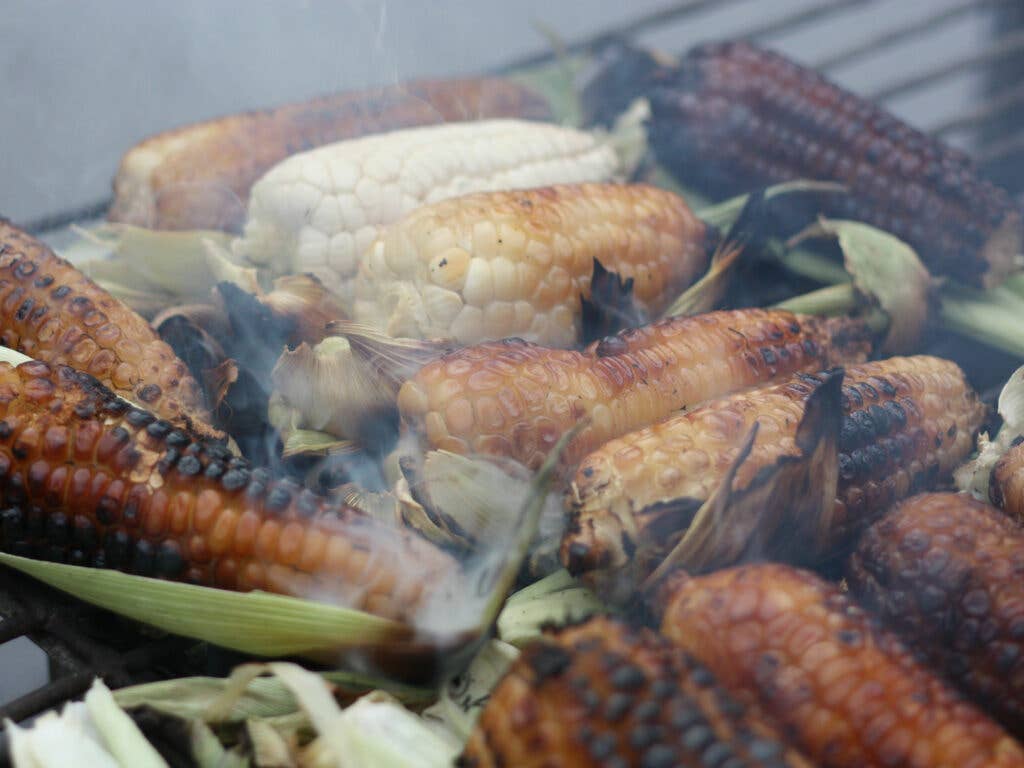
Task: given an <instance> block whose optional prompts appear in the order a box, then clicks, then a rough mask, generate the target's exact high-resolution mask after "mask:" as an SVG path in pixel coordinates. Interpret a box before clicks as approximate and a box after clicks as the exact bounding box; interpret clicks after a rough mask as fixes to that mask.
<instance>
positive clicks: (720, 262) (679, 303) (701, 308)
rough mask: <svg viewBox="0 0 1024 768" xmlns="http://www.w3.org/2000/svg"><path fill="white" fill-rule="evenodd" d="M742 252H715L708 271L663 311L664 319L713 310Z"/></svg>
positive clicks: (733, 249) (741, 250)
mask: <svg viewBox="0 0 1024 768" xmlns="http://www.w3.org/2000/svg"><path fill="white" fill-rule="evenodd" d="M742 252H743V249H742V248H740V247H735V248H731V249H728V250H719V251H716V253H715V255H714V256H713V257H712V259H711V264H710V266H709V267H708V271H707V272H705V273H704V275H703V276H702V277H701V279H700V280H698V281H697V282H696V283H694V284H693V285H691V286H690V287H689V288H687V289H686V290H685V291H684V292H683V293H682V295H681V296H680V297H679V298H678V299H676V300H675V301H674V302H672V306H670V307H669V308H668V309H667V310H665V313H664V317H676V316H679V315H685V316H689V315H699V314H702V313H704V312H710V311H711V310H713V309H714V308H715V307H716V306H717V305H718V302H719V301H721V300H722V296H723V295H724V293H725V290H726V288H727V287H728V284H729V277H730V276H731V275H732V268H733V267H734V266H735V264H736V262H737V261H738V260H739V257H740V254H741V253H742Z"/></svg>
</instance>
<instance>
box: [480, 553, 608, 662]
mask: <svg viewBox="0 0 1024 768" xmlns="http://www.w3.org/2000/svg"><path fill="white" fill-rule="evenodd" d="M611 612H612V608H611V606H609V605H607V604H606V603H605V602H604V601H602V600H601V599H599V598H598V597H597V596H596V595H595V594H594V593H593V592H591V591H590V590H589V589H587V588H586V587H584V586H583V585H582V584H580V583H579V582H577V581H576V580H575V579H574V578H573V577H572V576H570V575H569V572H568V571H566V570H565V569H562V570H559V571H556V572H555V573H552V574H551V575H549V576H546V577H545V578H543V579H541V580H540V581H536V582H534V583H533V584H531V585H530V586H528V587H524V588H523V589H521V590H519V591H518V592H516V593H514V594H513V595H511V596H510V597H509V599H508V600H507V601H506V602H505V607H504V608H502V609H501V613H500V614H499V615H498V623H497V629H498V637H499V638H501V640H503V641H504V642H506V643H509V644H511V645H514V646H517V647H520V648H522V647H523V646H525V645H527V644H528V643H530V642H532V641H533V640H536V639H538V638H539V637H540V636H541V635H542V634H543V629H544V628H545V627H552V626H555V627H557V626H564V625H566V624H572V623H576V622H579V621H582V620H583V619H586V618H587V617H589V616H593V615H595V614H598V613H611Z"/></svg>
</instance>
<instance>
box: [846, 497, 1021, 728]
mask: <svg viewBox="0 0 1024 768" xmlns="http://www.w3.org/2000/svg"><path fill="white" fill-rule="evenodd" d="M1022 556H1024V528H1021V527H1020V525H1019V524H1017V523H1015V522H1014V521H1012V520H1010V519H1009V518H1008V517H1006V516H1005V515H1003V514H1001V513H1000V512H999V511H997V510H995V509H993V508H992V507H990V506H988V505H987V504H982V503H981V502H979V501H975V500H974V499H972V498H970V497H969V496H965V495H959V494H952V493H931V494H925V495H922V496H915V497H914V498H912V499H909V500H908V501H905V502H903V503H902V504H900V505H899V506H898V507H896V509H894V510H893V511H892V512H891V513H890V514H889V515H887V516H886V517H885V518H883V519H882V520H879V521H878V522H877V523H875V524H874V525H873V526H871V528H869V529H868V530H867V532H866V533H865V534H864V536H862V537H861V539H860V542H859V543H858V545H857V549H856V551H855V552H854V554H853V557H852V558H851V559H850V568H849V582H850V586H851V588H852V589H853V590H854V592H855V594H856V595H857V597H858V599H859V600H860V602H861V603H862V604H863V605H864V607H865V608H867V609H868V610H870V611H872V612H873V613H874V614H876V615H878V616H880V617H881V619H882V620H883V621H884V622H885V625H886V626H887V627H889V628H891V629H892V630H894V631H895V632H896V633H897V634H899V635H900V636H901V637H902V639H903V640H904V642H905V643H906V644H907V645H909V646H910V647H911V648H912V649H914V650H915V651H917V652H919V654H920V655H921V656H922V657H923V658H924V659H926V660H927V661H928V663H929V664H930V666H931V667H932V668H933V669H935V670H936V671H938V672H941V673H942V674H943V675H944V676H946V677H947V678H948V679H949V680H951V681H952V682H953V683H955V684H956V685H957V686H958V687H959V688H960V689H961V690H963V691H964V692H966V693H967V694H969V695H970V696H971V697H972V698H974V700H975V701H976V702H977V703H978V706H980V707H982V708H983V709H986V710H987V711H989V712H990V713H991V714H992V715H993V716H994V717H996V719H998V720H1000V721H1001V722H1002V723H1003V725H1005V726H1006V727H1007V728H1008V729H1009V730H1010V731H1011V732H1012V733H1014V734H1015V735H1018V736H1019V735H1020V734H1022V733H1024V642H1022V638H1024V583H1022V582H1021V580H1020V573H1021V570H1022V568H1024V561H1022V559H1021V558H1022Z"/></svg>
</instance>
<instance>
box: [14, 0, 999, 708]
mask: <svg viewBox="0 0 1024 768" xmlns="http://www.w3.org/2000/svg"><path fill="white" fill-rule="evenodd" d="M1015 1H1019V0H1015ZM677 2H678V0H677ZM821 2H822V0H730V2H728V3H725V2H722V3H719V4H717V5H716V4H715V3H709V6H711V7H710V10H709V11H708V12H706V13H702V14H701V15H700V16H699V17H694V18H692V19H686V20H683V21H681V22H673V23H669V24H663V25H656V26H654V27H652V28H648V29H646V30H644V32H643V34H642V35H641V40H642V41H643V42H646V43H649V44H652V45H655V46H658V47H661V48H664V49H665V50H668V51H673V52H681V51H683V50H685V49H686V48H687V47H688V46H689V45H691V44H693V43H695V42H698V41H701V40H704V39H710V38H716V37H721V36H725V35H728V34H735V33H737V32H740V33H743V32H748V31H756V30H758V29H763V27H764V25H765V24H770V23H771V22H772V21H777V20H780V19H785V18H786V17H787V16H789V15H790V14H792V13H795V12H798V11H800V10H801V9H804V8H807V7H810V6H812V5H820V4H821ZM962 2H963V0H860V1H859V2H852V3H851V4H850V7H848V8H847V9H846V10H845V11H843V12H842V13H839V14H835V15H831V16H829V17H828V19H827V21H825V22H820V23H817V22H816V23H805V24H803V25H801V26H797V27H795V28H794V27H792V26H791V25H789V24H786V27H787V30H786V31H785V32H783V33H773V34H766V35H761V36H759V38H758V39H759V40H761V41H762V42H764V43H766V44H768V45H771V46H773V47H777V48H780V49H782V50H784V51H785V52H787V53H789V54H790V55H792V56H794V57H796V58H797V59H799V60H801V61H804V62H805V63H808V64H812V65H814V64H819V63H821V62H822V61H824V60H826V59H827V58H829V57H830V56H831V55H833V54H835V53H836V52H838V51H842V50H847V49H849V48H851V47H854V46H856V45H858V44H859V43H860V42H862V41H864V40H867V39H871V38H873V37H875V36H877V35H879V34H880V33H881V32H882V31H883V30H887V29H893V28H897V27H899V26H900V25H902V24H907V23H910V22H912V21H913V20H914V19H915V18H921V17H924V16H931V15H933V14H935V13H937V12H940V11H941V9H942V8H945V7H950V6H953V5H956V4H960V3H962ZM669 4H670V3H669V2H668V1H667V0H434V1H433V2H421V1H419V0H334V1H332V2H327V1H323V2H320V1H314V0H305V1H299V0H179V1H178V2H146V1H145V0H96V1H95V2H82V1H81V0H0V83H2V86H0V215H5V216H7V217H9V218H11V219H13V220H15V221H20V222H26V221H31V220H33V219H37V218H39V217H42V216H45V215H48V214H53V213H56V212H58V211H61V210H66V209H68V208H73V207H78V206H82V205H86V204H90V203H94V202H96V201H100V200H102V199H104V198H105V197H106V196H107V195H108V194H109V188H110V179H111V177H112V175H113V173H114V171H115V169H116V166H117V161H118V158H119V156H120V154H121V153H122V152H123V151H124V150H125V149H126V148H127V147H128V146H130V145H131V144H132V143H134V142H136V141H138V140H140V139H142V138H143V137H145V136H147V135H148V134H151V133H153V132H156V131H159V130H163V129H165V128H169V127H172V126H175V125H179V124H182V123H186V122H190V121H194V120H199V119H203V118H208V117H213V116H216V115H219V114H224V113H227V112H232V111H236V110H241V109H247V108H253V107H263V106H271V105H274V104H276V103H279V102H282V101H286V100H295V99H301V98H305V97H308V96H312V95H314V94H318V93H323V92H328V91H332V90H339V89H346V88H352V87H359V86H366V85H378V84H387V83H393V82H396V81H399V80H402V79H405V78H408V77H413V76H422V75H444V74H454V73H465V72H473V71H480V70H485V69H489V68H493V67H496V66H499V65H501V64H503V63H505V62H508V61H510V60H513V59H516V58H519V57H522V56H524V55H528V54H530V53H533V52H537V51H539V50H543V49H545V48H546V46H547V43H546V41H545V39H544V38H543V37H542V36H541V35H540V34H539V33H538V31H537V28H536V26H535V24H536V23H537V22H541V23H543V24H545V25H547V26H548V27H550V28H551V29H553V30H556V31H557V32H558V34H559V35H560V36H562V37H563V38H564V39H566V40H569V41H572V40H576V39H579V38H580V37H583V36H587V35H590V34H593V33H595V32H598V31H601V30H604V29H607V28H610V27H615V26H616V25H618V24H620V23H622V22H623V21H625V20H628V19H633V18H636V17H637V16H639V15H642V14H645V13H649V12H651V11H653V10H657V9H659V8H664V7H665V6H667V5H669ZM984 4H985V3H984V0H979V2H978V5H979V7H980V6H982V5H984ZM990 27H991V21H990V20H989V19H988V18H987V17H986V16H984V14H980V13H979V14H977V15H967V16H962V17H959V18H958V19H957V20H956V21H955V22H953V23H949V24H945V25H942V26H941V28H937V29H936V30H935V31H934V32H932V33H930V34H928V35H927V36H924V37H920V38H916V39H915V40H914V41H912V42H909V43H905V44H901V46H900V47H899V48H896V49H894V50H892V51H889V52H887V53H884V54H882V55H878V56H872V57H869V58H867V59H864V60H861V61H858V62H857V63H856V64H853V65H848V66H843V67H839V68H836V69H833V70H829V72H828V74H829V75H830V76H831V77H833V78H834V79H837V80H839V81H840V82H842V83H844V84H846V85H849V86H851V87H853V88H855V89H856V90H858V91H861V92H863V93H866V94H869V95H870V94H873V93H877V92H878V91H879V89H881V88H883V87H884V86H886V85H887V84H891V83H892V82H893V81H896V80H899V79H901V78H905V77H912V76H914V75H915V74H916V73H919V72H923V71H927V70H929V69H931V68H934V67H936V66H940V65H942V64H944V63H945V62H947V61H949V60H950V59H951V57H955V56H958V55H962V54H963V53H964V52H965V51H967V52H971V51H977V50H981V49H983V48H984V46H985V44H986V42H987V40H988V36H989V34H990ZM978 77H979V76H978V74H977V73H976V72H975V71H968V70H966V69H965V70H964V71H963V72H961V73H959V74H957V75H955V76H952V77H949V78H945V79H943V80H942V82H941V83H938V84H936V85H934V86H932V87H928V88H925V89H923V90H919V91H916V92H915V93H914V94H913V95H912V96H904V97H900V98H895V99H892V100H890V101H888V102H887V105H888V106H889V107H890V108H891V109H893V110H894V111H895V112H896V113H897V114H899V115H901V116H903V117H905V118H907V119H909V120H911V121H912V122H914V123H916V124H918V125H920V126H922V127H925V128H935V127H937V126H941V125H942V123H944V122H945V121H947V120H949V119H951V118H955V117H956V116H957V115H958V114H959V113H960V112H962V110H963V108H964V105H965V104H966V103H968V102H969V101H970V100H971V99H972V98H973V97H974V92H975V91H976V90H977V86H978V82H979V80H978ZM950 138H951V139H952V140H954V141H956V142H959V143H964V142H966V141H967V140H968V139H969V136H966V135H951V136H950ZM45 679H46V662H45V657H44V656H43V654H42V652H41V651H39V650H38V649H36V648H34V646H31V644H30V643H29V642H28V641H27V640H26V639H24V638H20V639H18V640H14V641H11V642H10V643H7V644H6V645H5V646H0V702H2V701H6V700H9V699H11V698H13V697H15V696H17V695H20V694H21V693H24V692H26V691H28V690H31V689H32V688H34V687H35V686H37V685H39V684H40V683H41V682H43V681H45Z"/></svg>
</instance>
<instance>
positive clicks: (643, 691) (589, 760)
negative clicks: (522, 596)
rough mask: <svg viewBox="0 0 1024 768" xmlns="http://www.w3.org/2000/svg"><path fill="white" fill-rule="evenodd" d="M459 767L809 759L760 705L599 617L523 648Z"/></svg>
mask: <svg viewBox="0 0 1024 768" xmlns="http://www.w3.org/2000/svg"><path fill="white" fill-rule="evenodd" d="M460 765H462V766H465V767H467V768H468V767H469V766H475V767H476V768H496V766H521V767H522V768H528V767H529V766H538V767H539V766H547V767H549V768H575V767H577V766H578V767H579V768H583V767H584V766H630V765H633V766H644V768H669V766H727V765H737V766H739V765H749V766H760V765H763V766H773V767H775V768H779V767H781V766H809V765H810V763H808V761H807V760H806V759H804V758H803V757H801V756H800V755H799V754H798V753H797V752H796V751H795V750H793V749H792V748H790V747H788V746H786V742H785V741H784V739H783V737H782V736H781V735H780V734H779V733H778V731H776V730H775V728H774V727H773V726H772V725H771V724H770V723H769V722H768V720H767V719H766V718H765V716H764V715H763V714H762V713H761V712H760V711H759V710H758V708H757V707H755V706H751V705H749V704H746V703H741V702H740V701H739V700H738V699H736V698H735V697H733V696H732V695H731V693H730V692H729V691H728V690H727V689H725V688H723V687H722V686H720V685H718V683H717V681H716V680H715V678H714V676H713V675H711V674H710V673H709V672H708V670H707V669H706V668H705V667H703V666H702V665H700V664H699V663H696V662H695V661H694V660H693V659H692V658H690V657H689V656H688V655H687V654H685V653H682V652H680V651H679V650H678V649H677V648H674V647H672V645H671V644H670V643H668V642H666V641H665V640H664V639H663V638H661V637H659V636H658V635H656V634H655V633H654V632H652V631H650V630H648V629H634V628H630V627H629V626H628V625H626V624H623V623H621V622H619V621H614V620H611V619H604V618H597V619H592V620H590V621H588V622H587V623H585V624H582V625H580V626H576V627H571V628H568V629H563V630H561V631H559V632H558V633H557V634H552V635H548V636H546V637H545V638H543V639H542V640H539V641H537V642H535V643H534V644H533V645H531V646H529V647H528V648H526V649H525V650H524V651H523V653H522V655H521V656H520V658H519V659H518V660H517V661H516V662H515V663H514V664H513V666H512V668H511V669H510V670H509V671H508V673H506V675H505V677H504V678H503V679H502V681H501V682H500V683H499V684H498V686H497V688H496V689H495V690H494V692H493V693H492V694H491V697H490V700H489V701H488V703H487V706H486V708H485V709H484V711H483V713H482V715H481V716H480V720H479V721H478V723H477V726H476V729H475V730H474V731H473V733H472V735H471V736H470V739H469V744H468V746H467V747H466V751H465V754H464V755H463V757H462V759H461V760H460Z"/></svg>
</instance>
